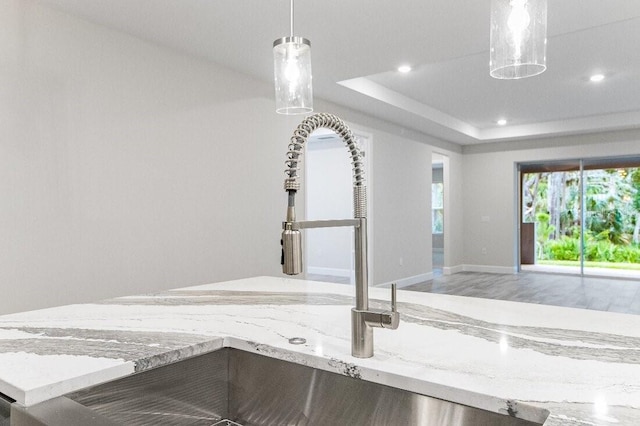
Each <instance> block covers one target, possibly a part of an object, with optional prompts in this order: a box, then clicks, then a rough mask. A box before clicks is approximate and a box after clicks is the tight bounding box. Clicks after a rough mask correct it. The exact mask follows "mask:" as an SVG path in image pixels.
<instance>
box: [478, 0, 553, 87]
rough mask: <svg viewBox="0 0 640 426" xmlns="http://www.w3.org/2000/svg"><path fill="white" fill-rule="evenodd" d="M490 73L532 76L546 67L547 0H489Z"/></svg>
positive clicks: (501, 75) (515, 77)
mask: <svg viewBox="0 0 640 426" xmlns="http://www.w3.org/2000/svg"><path fill="white" fill-rule="evenodd" d="M490 50H491V53H490V55H491V58H490V61H489V73H490V74H491V77H494V78H498V79H518V78H525V77H532V76H534V75H538V74H540V73H542V72H543V71H544V70H545V69H547V0H491V47H490Z"/></svg>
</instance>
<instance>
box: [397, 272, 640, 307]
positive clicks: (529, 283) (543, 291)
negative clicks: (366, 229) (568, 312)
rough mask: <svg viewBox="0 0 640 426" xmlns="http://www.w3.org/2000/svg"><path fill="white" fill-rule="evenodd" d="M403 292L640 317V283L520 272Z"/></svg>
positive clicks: (446, 278) (440, 281)
mask: <svg viewBox="0 0 640 426" xmlns="http://www.w3.org/2000/svg"><path fill="white" fill-rule="evenodd" d="M403 290H413V291H426V292H431V293H441V294H454V295H458V296H468V297H480V298H486V299H499V300H511V301H517V302H526V303H540V304H544V305H556V306H566V307H571V308H584V309H594V310H598V311H611V312H620V313H628V314H638V315H640V281H638V280H628V279H613V278H595V277H580V276H574V275H564V274H545V273H535V272H520V273H518V274H485V273H477V272H461V273H458V274H453V275H443V276H439V277H436V278H434V279H433V280H430V281H426V282H424V283H419V284H415V285H411V286H408V287H403Z"/></svg>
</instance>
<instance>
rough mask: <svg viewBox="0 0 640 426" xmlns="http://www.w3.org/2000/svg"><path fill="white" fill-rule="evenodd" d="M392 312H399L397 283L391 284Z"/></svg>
mask: <svg viewBox="0 0 640 426" xmlns="http://www.w3.org/2000/svg"><path fill="white" fill-rule="evenodd" d="M391 312H398V308H397V306H396V283H392V284H391Z"/></svg>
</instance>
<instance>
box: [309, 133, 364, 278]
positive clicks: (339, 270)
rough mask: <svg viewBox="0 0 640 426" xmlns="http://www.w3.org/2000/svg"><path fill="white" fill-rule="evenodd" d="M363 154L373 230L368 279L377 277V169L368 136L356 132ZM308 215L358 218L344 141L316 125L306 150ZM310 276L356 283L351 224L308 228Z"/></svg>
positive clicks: (330, 217)
mask: <svg viewBox="0 0 640 426" xmlns="http://www.w3.org/2000/svg"><path fill="white" fill-rule="evenodd" d="M354 134H355V135H356V139H357V143H358V145H359V148H360V151H361V153H362V154H363V159H364V166H365V179H366V185H367V192H368V194H369V197H368V207H367V209H368V211H367V228H368V234H369V238H368V240H369V251H368V258H369V280H370V281H371V282H373V269H372V264H373V262H372V260H373V256H372V242H373V238H372V235H373V221H372V218H371V212H372V197H371V194H372V188H371V186H372V173H371V166H370V163H371V159H370V149H369V146H370V139H371V137H370V136H369V135H366V134H363V133H361V132H354ZM305 162H306V164H305V201H306V204H305V217H306V220H328V219H349V218H353V171H352V166H351V157H350V155H349V152H348V151H347V150H346V149H345V144H344V141H342V139H341V138H340V137H338V135H336V134H335V133H334V132H332V131H330V130H327V129H318V130H316V131H315V132H314V133H313V134H312V135H311V136H310V137H309V138H308V140H307V144H306V152H305ZM304 232H305V235H304V244H305V251H304V253H305V259H304V262H305V264H306V266H305V273H306V278H307V279H310V280H316V281H328V282H335V283H342V284H352V285H353V284H355V258H354V253H355V246H354V230H353V228H352V227H339V228H321V229H306V230H305V231H304Z"/></svg>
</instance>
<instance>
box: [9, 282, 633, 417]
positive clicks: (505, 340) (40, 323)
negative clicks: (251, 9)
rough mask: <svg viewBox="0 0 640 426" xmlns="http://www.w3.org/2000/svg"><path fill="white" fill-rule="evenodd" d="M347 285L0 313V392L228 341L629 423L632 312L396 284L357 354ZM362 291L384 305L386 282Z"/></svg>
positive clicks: (480, 397) (247, 286)
mask: <svg viewBox="0 0 640 426" xmlns="http://www.w3.org/2000/svg"><path fill="white" fill-rule="evenodd" d="M353 293H354V290H353V288H352V287H350V286H348V285H340V284H328V283H316V282H310V281H301V280H292V279H286V278H273V277H257V278H252V279H245V280H238V281H230V282H224V283H216V284H210V285H205V286H198V287H192V288H184V289H178V290H171V291H165V292H159V293H156V294H149V295H141V296H132V297H123V298H118V299H112V300H107V301H102V302H99V303H94V304H84V305H71V306H65V307H60V308H53V309H46V310H41V311H33V312H26V313H22V314H13V315H6V316H2V317H0V392H2V393H4V394H6V395H8V396H10V397H11V398H14V399H16V400H17V401H18V402H20V403H22V404H25V405H31V404H35V403H37V402H40V401H44V400H46V399H49V398H52V397H55V396H59V395H63V394H66V393H68V392H72V391H75V390H78V389H81V388H83V387H87V386H90V385H93V384H97V383H101V382H105V381H108V380H112V379H114V378H118V377H124V376H126V375H128V374H132V373H134V372H139V371H144V370H146V369H149V368H153V367H157V366H161V365H165V364H169V363H172V362H176V361H179V360H181V359H185V358H189V357H191V356H194V355H198V354H202V353H206V352H210V351H213V350H216V349H219V348H222V347H234V348H237V349H241V350H246V351H250V352H254V353H261V354H264V355H267V356H271V357H275V358H279V359H283V360H287V361H291V362H295V363H299V364H303V365H309V366H312V367H315V368H320V369H323V370H327V371H334V372H337V373H339V374H343V375H348V376H351V377H355V378H360V379H363V380H370V381H374V382H377V383H382V384H387V385H390V386H395V387H400V388H403V389H407V390H410V391H414V392H419V393H423V394H426V395H430V396H434V397H436V398H442V399H446V400H450V401H454V402H457V403H462V404H466V405H471V406H474V407H478V408H482V409H486V410H490V411H494V412H501V413H505V414H509V415H513V416H516V417H521V418H531V419H535V418H536V416H540V415H541V414H540V413H541V412H542V410H540V409H547V410H549V411H550V415H549V417H548V419H547V421H546V423H545V424H547V425H571V424H575V425H610V424H619V425H640V316H634V315H624V314H617V313H609V312H596V311H586V310H580V309H571V308H560V307H555V306H541V305H533V304H524V303H515V302H506V301H496V300H482V299H474V298H467V297H457V296H448V295H439V294H426V293H415V292H404V291H399V292H398V310H399V311H400V312H401V324H400V327H399V329H398V330H380V329H377V330H375V331H374V335H375V337H374V342H375V343H374V347H375V356H374V357H373V358H369V359H358V358H353V357H352V356H351V355H350V350H351V344H350V309H351V307H352V306H353V303H354V297H353ZM370 298H371V303H370V305H371V306H372V307H374V308H380V309H382V308H387V307H388V290H385V289H376V288H371V289H370ZM292 337H303V338H304V339H306V343H305V344H302V345H291V344H289V339H290V338H292Z"/></svg>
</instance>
